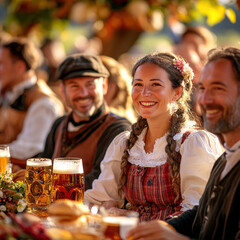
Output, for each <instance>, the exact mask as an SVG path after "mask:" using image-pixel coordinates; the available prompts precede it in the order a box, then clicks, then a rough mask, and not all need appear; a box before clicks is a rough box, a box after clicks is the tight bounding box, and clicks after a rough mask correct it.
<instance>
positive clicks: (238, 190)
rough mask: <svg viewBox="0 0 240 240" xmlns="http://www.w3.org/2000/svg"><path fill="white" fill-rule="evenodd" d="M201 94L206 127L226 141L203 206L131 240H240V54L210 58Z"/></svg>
mask: <svg viewBox="0 0 240 240" xmlns="http://www.w3.org/2000/svg"><path fill="white" fill-rule="evenodd" d="M198 92H199V93H198V102H199V104H200V107H201V110H202V114H203V119H204V126H205V128H206V129H208V130H209V131H211V132H213V133H216V134H222V135H223V137H224V140H225V148H226V151H225V152H224V153H223V154H222V155H221V156H220V157H219V158H218V160H217V161H216V162H215V164H214V166H213V169H212V172H211V175H210V177H209V180H208V183H207V185H206V188H205V191H204V193H203V195H202V197H201V199H200V202H199V206H195V207H194V208H193V209H191V210H189V211H186V212H184V213H183V214H182V215H181V216H179V217H177V218H173V219H171V220H169V221H168V224H167V223H165V222H161V221H152V222H149V223H142V224H140V225H139V226H138V227H136V228H134V229H133V230H131V231H130V232H129V234H128V236H131V239H134V240H135V239H143V240H147V239H149V240H150V239H151V240H152V239H156V240H157V239H159V240H160V239H161V240H164V239H166V240H167V239H169V240H170V239H171V240H172V239H175V240H181V239H182V240H184V239H185V240H186V239H190V238H191V239H201V240H205V239H213V240H220V239H226V240H232V239H240V225H239V223H240V208H239V202H240V175H239V172H240V158H239V155H240V49H238V48H232V47H229V48H217V49H213V50H211V51H210V52H209V53H208V61H207V63H206V65H205V67H204V68H203V71H202V74H201V77H200V81H199V85H198ZM180 233H181V234H180ZM182 234H183V235H182Z"/></svg>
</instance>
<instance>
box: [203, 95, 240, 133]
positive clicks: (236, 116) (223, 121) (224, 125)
mask: <svg viewBox="0 0 240 240" xmlns="http://www.w3.org/2000/svg"><path fill="white" fill-rule="evenodd" d="M203 122H204V128H206V129H207V130H208V131H210V132H212V133H215V134H221V133H227V132H231V131H233V130H234V129H235V128H237V127H238V126H239V125H240V96H239V97H238V99H237V102H236V104H231V105H228V108H227V114H226V115H225V116H223V117H222V118H220V119H219V120H218V122H217V123H216V124H211V123H210V122H209V121H208V119H207V118H206V116H205V115H204V114H203Z"/></svg>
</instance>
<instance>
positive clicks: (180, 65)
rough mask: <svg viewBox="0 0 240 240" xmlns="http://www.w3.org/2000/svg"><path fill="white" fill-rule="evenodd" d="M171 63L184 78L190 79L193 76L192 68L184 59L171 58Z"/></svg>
mask: <svg viewBox="0 0 240 240" xmlns="http://www.w3.org/2000/svg"><path fill="white" fill-rule="evenodd" d="M172 62H173V65H174V67H175V68H177V69H178V71H179V72H180V73H181V75H182V76H183V78H184V80H187V79H189V81H192V80H193V78H194V73H193V70H192V68H191V67H190V66H189V64H188V63H186V62H185V60H184V59H183V58H181V57H176V58H174V59H173V61H172Z"/></svg>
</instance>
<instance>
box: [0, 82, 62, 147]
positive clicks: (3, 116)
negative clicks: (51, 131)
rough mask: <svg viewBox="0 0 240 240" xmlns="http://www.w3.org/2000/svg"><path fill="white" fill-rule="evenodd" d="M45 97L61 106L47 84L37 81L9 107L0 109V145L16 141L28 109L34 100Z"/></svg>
mask: <svg viewBox="0 0 240 240" xmlns="http://www.w3.org/2000/svg"><path fill="white" fill-rule="evenodd" d="M46 96H48V97H50V98H54V99H55V100H56V101H57V102H59V105H60V106H61V105H62V103H61V102H60V100H58V99H57V97H56V96H55V94H54V93H53V92H52V90H51V89H50V88H49V87H48V86H47V84H46V83H45V82H44V81H42V80H38V82H37V84H36V85H34V86H33V87H31V88H29V89H26V90H25V91H24V93H23V94H22V95H21V96H20V97H19V98H18V99H17V100H16V101H15V102H14V103H13V104H12V105H11V106H8V107H6V108H4V107H1V108H0V144H8V143H11V142H12V141H14V140H16V138H17V136H18V134H19V133H21V131H22V128H23V124H24V120H25V117H26V114H27V111H28V109H29V107H30V106H31V105H32V104H33V103H34V102H35V101H36V100H38V99H40V98H42V97H46Z"/></svg>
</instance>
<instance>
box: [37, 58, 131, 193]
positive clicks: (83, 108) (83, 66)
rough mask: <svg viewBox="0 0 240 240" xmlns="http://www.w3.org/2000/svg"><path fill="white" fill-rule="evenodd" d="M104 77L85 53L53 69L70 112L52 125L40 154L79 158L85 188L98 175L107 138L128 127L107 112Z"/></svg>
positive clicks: (102, 69)
mask: <svg viewBox="0 0 240 240" xmlns="http://www.w3.org/2000/svg"><path fill="white" fill-rule="evenodd" d="M108 76H109V72H108V71H107V69H106V68H105V67H104V65H103V63H102V62H101V60H100V59H99V57H97V56H92V55H85V54H75V55H71V56H69V57H67V58H66V59H65V60H64V61H63V62H62V63H61V64H60V66H59V67H58V69H57V72H56V79H60V80H62V87H63V92H64V97H65V101H66V104H67V106H68V107H69V108H70V109H71V111H70V113H69V114H68V115H67V116H64V117H61V118H59V119H57V120H56V121H55V123H54V124H53V126H52V130H51V131H50V133H49V135H48V137H47V140H46V144H45V150H44V152H43V153H42V154H41V156H42V157H47V158H52V159H54V158H56V157H66V156H68V157H81V158H82V159H83V168H84V175H85V189H89V188H91V187H92V182H93V180H94V179H96V178H98V175H99V174H100V162H101V161H102V159H103V157H104V154H105V152H106V150H107V148H108V146H109V144H110V143H111V141H112V140H113V139H114V137H115V136H117V135H118V134H119V133H120V132H122V131H125V130H128V129H129V128H130V123H129V121H128V120H126V119H125V118H121V117H119V116H117V115H115V114H113V113H111V112H110V111H109V109H108V106H107V105H106V103H105V102H104V95H105V94H106V92H107V88H108V85H107V78H108Z"/></svg>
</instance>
